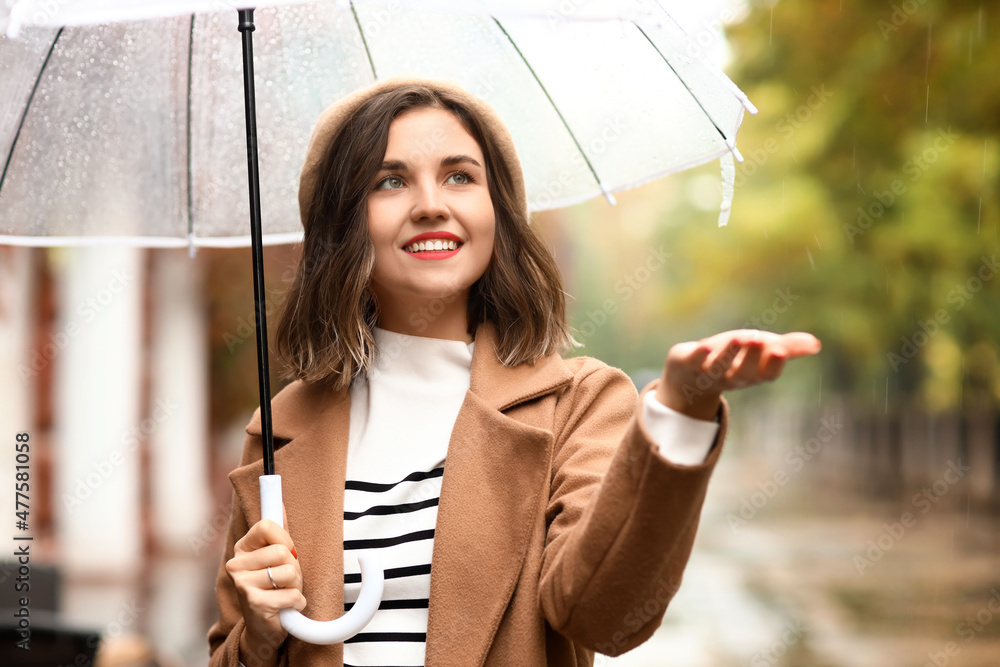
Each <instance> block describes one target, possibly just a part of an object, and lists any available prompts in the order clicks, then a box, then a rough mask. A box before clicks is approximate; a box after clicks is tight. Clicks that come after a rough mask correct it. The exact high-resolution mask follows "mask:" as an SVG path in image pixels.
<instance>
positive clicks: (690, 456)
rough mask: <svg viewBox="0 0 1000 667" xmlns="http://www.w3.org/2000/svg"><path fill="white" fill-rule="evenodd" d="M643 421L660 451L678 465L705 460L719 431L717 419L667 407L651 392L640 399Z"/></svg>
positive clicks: (693, 463)
mask: <svg viewBox="0 0 1000 667" xmlns="http://www.w3.org/2000/svg"><path fill="white" fill-rule="evenodd" d="M716 419H717V418H716ZM642 423H643V425H644V426H645V427H646V430H647V431H648V432H649V435H650V437H652V439H653V442H654V443H656V445H657V446H658V447H659V449H660V454H662V455H663V456H664V458H666V459H667V460H669V461H670V462H671V463H677V464H680V465H688V466H693V465H699V464H701V463H704V462H705V458H706V457H707V456H708V452H709V450H711V449H712V444H713V443H714V442H715V436H716V435H718V433H719V422H718V421H705V420H704V419H695V418H694V417H688V416H687V415H685V414H683V413H680V412H677V411H676V410H673V409H671V408H668V407H667V406H665V405H664V404H663V403H660V402H659V401H658V400H656V396H655V394H654V392H652V391H647V392H646V396H645V397H644V398H643V401H642Z"/></svg>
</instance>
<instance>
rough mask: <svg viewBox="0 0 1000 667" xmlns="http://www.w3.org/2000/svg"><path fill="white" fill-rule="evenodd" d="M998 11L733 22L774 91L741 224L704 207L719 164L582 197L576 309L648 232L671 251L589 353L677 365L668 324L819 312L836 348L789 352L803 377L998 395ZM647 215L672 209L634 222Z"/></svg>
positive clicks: (738, 75) (606, 290) (754, 134)
mask: <svg viewBox="0 0 1000 667" xmlns="http://www.w3.org/2000/svg"><path fill="white" fill-rule="evenodd" d="M998 26H1000V6H998V5H996V4H994V3H985V2H979V1H978V0H977V1H974V2H973V1H959V2H955V1H951V2H944V1H943V0H924V1H921V0H909V1H908V2H893V3H889V2H861V1H860V0H853V1H852V0H844V1H843V2H841V1H840V0H824V1H817V2H809V3H805V2H778V3H777V4H773V6H772V5H771V4H768V5H766V6H765V5H761V6H755V7H753V8H752V9H751V11H750V13H749V15H748V17H747V19H746V20H745V21H743V22H742V23H740V24H738V25H733V26H730V27H729V38H730V42H731V47H732V49H733V52H734V61H733V64H732V66H731V67H730V72H729V73H730V76H731V77H732V78H733V80H734V81H735V82H736V83H737V85H739V86H740V87H741V88H742V89H743V90H744V91H745V92H746V93H747V94H748V95H749V97H750V99H751V100H753V101H754V103H755V104H756V105H757V106H758V107H759V108H760V110H761V111H760V114H759V115H758V116H757V117H747V119H746V120H745V121H744V126H743V128H742V129H741V132H740V138H739V145H740V149H741V151H742V152H743V154H744V156H745V157H746V161H745V162H744V163H743V164H741V165H739V166H738V168H737V190H736V198H735V201H734V208H733V216H732V219H731V221H730V223H729V227H728V228H723V229H718V228H716V226H715V225H714V222H713V221H714V215H715V211H714V210H711V211H710V210H706V208H707V207H705V208H699V204H700V202H701V200H702V199H703V197H701V196H699V195H698V193H699V192H700V191H702V190H703V189H704V184H705V182H706V181H708V182H711V183H714V188H715V189H716V190H718V177H717V173H718V167H717V165H707V166H705V167H702V168H700V169H697V170H692V171H690V172H686V173H685V174H682V175H679V176H677V177H674V178H671V179H666V180H664V181H660V182H657V183H655V184H650V185H648V186H644V187H643V188H638V189H636V190H633V191H630V192H628V193H621V196H620V199H621V200H622V202H623V206H624V207H625V209H624V210H622V211H615V210H614V209H611V208H610V207H608V206H607V205H606V204H603V202H602V203H601V204H597V203H592V204H589V205H588V206H587V207H576V208H575V209H573V210H572V213H570V214H567V216H566V217H567V218H568V217H572V218H574V220H573V221H572V223H571V224H572V225H577V226H575V227H573V229H577V230H579V231H580V236H579V237H578V238H579V240H578V245H579V246H580V249H579V250H577V251H576V252H577V256H576V260H575V267H576V268H574V269H572V270H571V273H572V274H573V275H576V276H581V275H583V274H586V277H585V278H582V277H581V278H579V279H578V280H575V281H572V282H571V288H570V290H571V292H572V293H573V294H574V295H576V296H577V299H578V300H577V302H575V303H574V309H573V321H574V322H575V323H576V324H577V326H578V327H579V326H580V324H581V323H582V322H585V321H586V313H587V312H588V311H589V310H592V309H593V308H595V307H597V306H598V305H599V304H600V303H601V301H602V300H603V299H605V298H613V297H614V289H613V285H614V284H615V281H616V280H617V279H618V277H620V276H621V275H624V274H627V273H628V272H629V271H632V270H634V269H635V267H636V266H637V265H638V264H637V263H638V262H640V261H641V258H642V256H643V252H644V249H645V248H646V247H649V246H657V245H659V244H661V243H662V244H663V245H664V247H665V249H666V250H667V251H668V252H670V253H672V256H671V259H670V261H669V263H668V265H667V266H666V267H664V269H663V270H661V271H658V272H656V274H655V275H654V278H653V279H652V280H651V281H650V282H649V284H648V286H645V287H643V288H642V289H641V290H639V291H638V292H637V293H636V295H635V297H634V298H632V299H631V300H630V301H629V302H628V303H624V304H622V306H623V309H622V312H621V313H620V314H619V315H617V316H616V317H615V318H614V319H613V320H612V322H611V326H606V327H603V328H599V329H598V330H597V332H596V333H595V334H594V335H593V336H591V337H590V338H589V339H588V343H589V345H588V348H587V349H585V350H584V351H583V352H582V353H583V354H589V355H592V356H597V357H600V358H603V359H606V360H608V361H609V363H615V364H616V365H619V366H621V367H623V368H626V369H635V368H639V367H644V366H646V367H662V363H663V356H664V355H665V354H666V351H667V350H668V349H669V345H670V344H673V343H674V342H678V341H679V340H684V339H691V338H697V337H702V336H705V335H709V334H712V333H715V332H716V331H721V330H723V329H724V328H738V327H742V326H752V327H754V328H764V329H771V330H775V331H793V330H803V331H810V332H812V333H814V334H815V335H817V336H818V337H819V338H820V339H821V340H822V341H823V343H824V348H823V352H822V353H821V355H820V357H819V358H817V359H815V360H804V361H803V362H797V363H796V364H790V366H789V370H788V371H787V372H786V373H787V374H788V375H790V376H791V379H789V380H788V381H787V382H786V380H785V379H784V378H783V380H782V381H781V383H779V385H780V386H783V387H785V388H786V391H789V390H790V391H794V392H800V391H801V389H802V386H804V385H803V382H801V381H797V380H795V379H794V378H795V376H796V374H801V375H800V376H799V378H800V380H802V379H803V378H804V377H806V375H809V376H812V377H814V378H815V377H816V376H819V375H821V376H822V378H823V380H822V383H823V385H824V386H827V387H831V388H832V389H835V390H840V391H845V392H852V393H856V394H859V395H861V396H865V397H866V400H867V399H868V397H871V400H873V401H875V402H876V403H877V404H878V405H880V406H881V405H882V403H883V402H884V401H886V396H885V392H886V387H888V394H889V395H888V401H889V402H890V403H892V402H894V401H897V400H899V401H904V400H905V401H910V400H918V401H921V402H923V403H925V404H926V405H927V407H929V408H931V409H948V408H954V407H956V406H957V405H958V404H959V402H960V401H963V402H975V403H977V404H981V405H991V406H994V407H995V406H996V405H997V404H998V403H1000V373H998V366H997V332H998V331H1000V297H998V295H1000V279H998V277H997V276H995V275H993V274H994V273H995V272H996V271H997V270H1000V269H996V268H993V269H991V268H989V267H990V266H992V258H993V257H994V256H1000V239H998V220H1000V206H998V201H997V196H996V193H997V189H998V185H1000V137H998V134H1000V85H998V83H997V78H996V72H998V71H1000V32H998V29H997V28H998ZM715 197H716V199H715V200H714V201H715V203H716V205H717V202H718V194H716V195H715ZM616 208H619V207H616ZM715 210H717V209H715ZM633 216H640V217H641V216H648V217H649V218H651V219H653V220H655V225H652V226H650V227H643V229H642V230H641V231H640V232H635V231H628V230H629V229H630V227H629V225H632V227H633V229H634V227H635V225H636V224H637V223H635V222H634V220H635V218H634V217H633ZM609 218H610V219H609ZM616 218H617V219H616ZM623 229H625V230H626V231H625V232H623V231H622V230H623ZM588 234H593V235H594V238H588V237H587V235H588ZM608 248H614V249H615V250H614V252H609V251H608ZM984 258H985V261H984ZM581 266H585V267H586V268H585V269H581V268H580V267H581ZM977 274H978V275H977ZM986 276H988V278H986V279H984V277H986ZM782 294H785V295H786V301H788V299H787V296H788V295H791V296H792V297H795V298H794V299H793V300H792V301H791V303H790V305H788V307H787V308H786V309H785V310H783V311H782V312H778V310H779V308H778V306H779V305H780V304H779V303H778V302H779V301H780V299H781V295H782ZM776 300H777V301H776ZM793 366H798V367H797V368H794V369H793ZM817 382H818V380H817ZM873 386H874V387H875V388H876V389H875V391H874V392H873V390H872V387H873Z"/></svg>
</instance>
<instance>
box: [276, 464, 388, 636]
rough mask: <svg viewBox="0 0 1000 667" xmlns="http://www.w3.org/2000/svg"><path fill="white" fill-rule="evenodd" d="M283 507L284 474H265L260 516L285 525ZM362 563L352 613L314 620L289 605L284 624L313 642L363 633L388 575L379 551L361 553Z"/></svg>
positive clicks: (282, 613)
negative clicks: (358, 590) (377, 554)
mask: <svg viewBox="0 0 1000 667" xmlns="http://www.w3.org/2000/svg"><path fill="white" fill-rule="evenodd" d="M281 507H282V506H281V475H261V476H260V518H261V519H270V520H271V521H274V522H275V523H276V524H278V525H279V526H282V527H284V520H283V519H284V517H283V516H282V511H281ZM358 562H359V563H360V564H361V592H360V593H359V595H358V601H357V602H356V603H354V606H353V607H352V608H351V610H350V611H349V612H347V613H346V614H344V615H343V616H341V617H340V618H335V619H333V620H330V621H314V620H312V619H311V618H306V617H305V616H303V615H302V614H301V613H299V612H297V611H296V610H294V609H292V608H291V607H288V608H285V609H282V610H281V611H279V612H278V618H279V620H280V621H281V627H283V628H284V629H285V630H287V631H288V633H289V634H290V635H292V636H294V637H298V638H299V639H301V640H302V641H304V642H309V643H310V644H337V643H339V642H342V641H344V640H346V639H350V638H351V637H353V636H354V635H356V634H358V633H359V632H361V630H362V629H363V628H364V627H365V626H366V625H368V623H369V622H371V620H372V618H373V617H374V616H375V612H376V611H377V610H378V606H379V603H381V601H382V591H383V589H384V588H385V574H384V573H383V572H382V567H381V564H380V563H379V560H378V557H377V556H376V555H375V554H372V553H364V554H361V555H360V556H358ZM337 584H338V585H343V582H337Z"/></svg>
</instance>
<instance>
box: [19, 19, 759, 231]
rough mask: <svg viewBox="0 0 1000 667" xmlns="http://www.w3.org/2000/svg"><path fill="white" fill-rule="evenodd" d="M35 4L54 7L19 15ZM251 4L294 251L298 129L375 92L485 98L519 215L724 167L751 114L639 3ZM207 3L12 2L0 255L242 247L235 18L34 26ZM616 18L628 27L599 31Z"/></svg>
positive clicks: (267, 226) (269, 196) (270, 205)
mask: <svg viewBox="0 0 1000 667" xmlns="http://www.w3.org/2000/svg"><path fill="white" fill-rule="evenodd" d="M45 4H49V5H55V6H56V9H55V10H54V11H53V12H51V13H50V14H45V13H44V12H42V11H41V9H37V7H41V6H42V5H45ZM262 4H280V5H283V6H279V7H270V8H267V9H265V10H258V12H257V16H256V23H257V27H258V34H259V35H260V36H261V37H262V39H260V40H258V43H257V44H256V45H255V51H256V54H255V55H256V58H255V60H256V79H257V117H258V122H259V127H260V130H259V150H260V159H261V170H260V171H261V208H262V219H263V233H264V242H265V243H282V242H294V241H297V240H300V239H301V227H300V223H299V216H298V210H297V200H296V196H295V195H296V191H297V187H298V175H299V170H300V168H301V163H302V158H303V156H304V154H305V148H306V142H307V141H308V138H309V135H310V130H311V128H312V125H313V123H314V122H315V120H316V118H317V117H318V116H319V114H320V113H321V112H322V110H323V109H324V108H326V106H328V105H329V104H331V103H332V102H334V101H335V100H337V99H339V98H340V97H342V96H344V95H346V94H348V93H350V92H352V91H354V90H357V89H359V88H362V87H365V86H367V85H369V84H371V83H372V82H374V81H375V80H377V79H381V78H387V77H389V76H394V75H399V74H418V75H420V76H427V77H432V78H444V79H450V80H453V81H454V82H456V83H458V84H459V85H461V86H462V87H464V88H466V89H467V90H469V91H471V92H473V93H474V94H476V95H477V96H479V97H481V98H483V99H485V100H486V101H487V102H489V103H490V104H491V105H492V106H493V107H494V108H496V109H497V110H498V111H499V113H500V114H501V116H502V117H503V118H504V120H505V122H507V124H508V126H509V128H510V130H511V134H512V136H513V137H514V140H515V143H516V145H517V149H518V152H519V155H520V157H521V160H522V163H523V165H524V172H525V180H526V184H527V190H528V200H529V208H530V209H531V210H543V209H548V208H555V207H561V206H566V205H570V204H575V203H578V202H581V201H584V200H586V199H589V198H592V197H594V196H596V195H601V194H604V195H605V196H606V197H608V198H609V200H611V201H613V198H612V197H611V193H612V192H614V191H616V190H621V189H625V188H629V187H633V186H636V185H639V184H641V183H644V182H646V181H649V180H651V179H654V178H658V177H660V176H663V175H665V174H669V173H671V172H675V171H678V170H681V169H686V168H689V167H692V166H695V165H697V164H701V163H704V162H706V161H709V160H712V159H716V158H719V157H721V156H726V155H729V154H731V153H732V152H734V151H735V137H736V132H737V129H738V128H739V125H740V122H741V120H742V117H743V112H744V110H745V109H751V110H752V106H751V105H750V104H749V102H748V101H747V100H746V97H745V96H744V95H743V94H742V93H740V92H739V90H738V89H737V88H736V86H735V85H733V84H732V82H731V81H729V79H727V78H726V77H725V75H724V74H722V73H721V72H720V71H718V69H717V68H715V67H713V66H711V65H709V64H707V63H705V62H702V61H701V60H698V59H696V58H693V57H691V56H690V55H689V53H693V52H696V51H695V50H688V49H687V48H686V47H687V45H688V41H687V37H686V36H685V35H684V33H683V32H682V31H681V30H680V28H679V27H678V26H677V24H676V23H675V22H673V21H672V20H671V18H670V16H669V14H668V13H667V12H665V11H664V10H663V9H661V8H660V7H659V5H657V4H648V3H640V2H622V3H611V4H607V3H584V4H582V5H581V11H580V14H579V15H576V14H573V15H571V16H569V17H567V16H566V14H565V11H563V12H560V10H559V8H560V3H558V2H551V1H548V2H537V1H536V2H532V3H531V4H530V5H529V4H528V3H527V2H516V3H505V4H503V5H501V4H499V3H496V4H497V11H496V12H495V13H494V14H493V15H492V16H486V15H483V14H477V13H473V11H474V10H476V9H479V10H480V11H481V9H482V7H483V6H484V5H487V4H490V3H472V5H471V6H467V7H466V8H465V9H466V10H467V11H465V12H461V13H455V12H451V11H449V12H440V11H427V8H430V9H431V10H435V9H440V8H441V7H443V6H444V5H445V3H443V2H441V1H440V0H437V1H435V0H431V1H430V2H425V3H408V4H406V5H405V7H406V8H407V9H406V10H405V11H404V10H403V9H401V5H400V4H399V3H380V2H356V3H333V2H324V3H313V4H301V3H294V2H289V0H285V2H281V1H280V0H278V2H268V3H262ZM85 5H89V7H86V6H85ZM95 5H97V6H96V7H95ZM591 5H597V6H598V7H599V8H600V11H598V10H597V9H588V8H589V7H590V6H591ZM206 7H208V8H209V9H215V10H218V9H220V8H226V7H230V5H228V4H227V3H222V2H218V1H217V0H215V1H211V2H204V1H202V2H198V1H197V0H182V1H176V0H175V1H169V0H155V1H153V2H148V1H147V2H142V3H139V2H135V1H134V0H118V1H117V2H112V3H83V2H72V1H69V2H60V3H44V2H37V1H36V0H30V1H28V2H26V1H25V0H22V1H21V2H18V3H16V4H15V5H14V9H13V12H14V13H13V15H12V17H11V18H12V19H16V21H15V23H16V24H17V25H16V26H15V27H19V28H20V34H19V36H18V38H16V39H11V38H0V165H2V166H3V171H2V172H0V212H2V215H0V218H2V222H0V235H3V237H2V239H0V240H2V241H3V242H4V243H12V244H13V243H17V244H27V245H67V244H79V243H98V242H114V243H129V244H135V245H143V246H183V245H190V246H197V245H203V246H238V245H244V246H245V245H249V244H250V238H249V236H248V233H247V228H246V220H247V218H248V216H249V214H250V213H249V209H248V202H247V197H246V178H247V174H246V171H245V169H246V167H245V165H246V162H245V159H246V153H245V143H244V127H243V123H242V117H243V99H242V94H241V93H242V91H241V88H242V80H241V77H240V75H239V72H240V68H241V57H242V56H241V50H240V44H239V42H238V40H236V39H235V38H234V32H235V27H234V24H233V10H232V9H231V8H229V9H227V10H226V11H214V12H211V13H199V14H190V15H183V16H172V17H167V18H159V19H155V20H153V19H150V20H143V21H134V22H124V23H115V24H108V25H99V26H78V27H65V28H55V27H44V24H48V23H58V22H60V21H65V22H71V23H83V22H86V21H88V20H95V17H96V20H104V19H110V18H128V17H135V16H150V15H152V14H154V13H156V14H162V13H176V12H178V11H192V10H195V9H199V8H200V9H204V8H206ZM415 7H418V8H419V10H420V11H417V10H416V9H413V8H415ZM87 12H92V14H89V13H87ZM519 12H520V14H519ZM528 14H531V15H533V17H532V16H527V15H528ZM615 14H617V15H618V16H620V17H621V16H625V17H629V18H628V19H627V20H619V19H613V20H608V18H609V17H611V16H613V15H615ZM30 17H34V18H30ZM501 17H503V18H501ZM29 18H30V20H29ZM569 18H571V19H572V20H568V19H569ZM580 19H589V20H580ZM37 24H43V25H42V26H41V27H39V25H37ZM7 27H8V28H9V27H10V23H8V26H7ZM723 164H724V165H725V164H726V163H725V161H724V163H723ZM730 164H731V163H730ZM723 208H724V209H727V208H728V206H727V205H726V204H725V203H724V204H723Z"/></svg>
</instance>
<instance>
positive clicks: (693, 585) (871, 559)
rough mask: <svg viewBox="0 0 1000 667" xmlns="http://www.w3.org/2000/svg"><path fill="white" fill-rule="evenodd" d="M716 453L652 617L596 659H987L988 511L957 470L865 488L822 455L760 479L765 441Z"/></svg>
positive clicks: (997, 603) (993, 591)
mask: <svg viewBox="0 0 1000 667" xmlns="http://www.w3.org/2000/svg"><path fill="white" fill-rule="evenodd" d="M733 449H738V448H735V447H734V448H733ZM726 454H728V456H723V458H722V459H721V460H720V463H719V466H718V468H717V469H716V471H715V474H714V476H713V479H712V482H711V484H710V487H709V495H708V498H707V500H706V505H705V508H704V511H703V514H702V522H701V527H700V529H699V535H698V538H697V541H696V543H695V548H694V552H693V554H692V556H691V560H690V562H689V565H688V568H687V570H686V572H685V577H684V581H683V584H682V586H681V588H680V590H679V591H678V592H677V595H676V596H675V597H674V600H673V601H672V602H671V604H670V607H669V608H668V610H667V613H666V616H665V618H664V622H663V625H662V626H661V627H660V629H659V630H658V631H657V633H656V634H655V635H654V636H653V637H652V638H651V639H650V640H649V641H648V642H646V643H645V644H643V645H642V646H640V647H638V648H636V649H635V650H633V651H631V652H629V653H627V654H625V655H624V656H621V657H618V658H614V659H612V658H607V657H604V656H598V659H597V661H596V665H597V666H598V667H654V666H655V667H662V666H665V665H678V666H681V667H703V666H704V667H727V666H729V665H733V666H735V665H749V666H750V667H764V666H772V665H774V666H782V667H868V666H871V667H875V666H878V667H885V666H897V665H899V666H909V665H914V666H916V667H923V666H924V665H929V666H933V667H943V666H945V665H948V666H953V667H996V666H998V665H1000V519H998V517H997V516H996V515H995V514H992V515H991V514H990V513H988V512H984V511H981V512H977V511H975V510H974V509H973V508H971V507H967V505H966V503H965V497H966V496H964V495H963V494H964V493H965V492H964V487H963V486H962V483H963V482H959V483H958V484H956V485H955V486H954V487H953V488H951V489H949V492H948V493H949V496H950V498H948V500H949V501H950V502H949V503H945V502H940V503H930V502H925V501H917V502H914V499H913V498H912V497H910V496H909V495H908V496H906V497H905V499H903V500H901V501H895V502H886V501H874V500H866V499H864V498H859V497H858V494H856V493H848V492H844V491H837V490H836V489H835V487H834V486H833V485H831V484H830V483H824V482H821V481H820V480H818V479H817V478H816V475H815V474H814V473H816V472H822V469H821V465H822V463H820V464H814V465H812V467H813V468H814V470H810V468H809V467H806V468H805V469H804V470H802V472H801V473H799V474H798V475H795V476H792V477H791V478H790V479H788V480H787V481H786V483H785V484H783V485H779V486H776V487H771V488H767V480H771V479H773V473H774V471H775V470H776V469H780V468H781V467H782V466H781V463H777V464H776V462H777V461H778V459H776V458H775V456H774V455H773V453H772V455H771V457H770V459H769V460H770V463H769V462H768V461H769V460H768V459H767V457H764V456H754V455H750V454H745V453H744V454H740V453H739V452H738V451H729V452H726ZM761 484H763V485H764V487H763V488H762V486H761ZM764 491H771V492H772V493H771V496H770V497H768V496H767V495H766V494H764ZM754 494H757V495H754ZM744 501H746V503H744ZM757 506H759V507H757ZM741 512H742V516H741ZM907 512H908V513H909V514H908V515H907V514H906V513H907ZM744 517H748V518H744ZM904 524H905V525H904Z"/></svg>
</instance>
